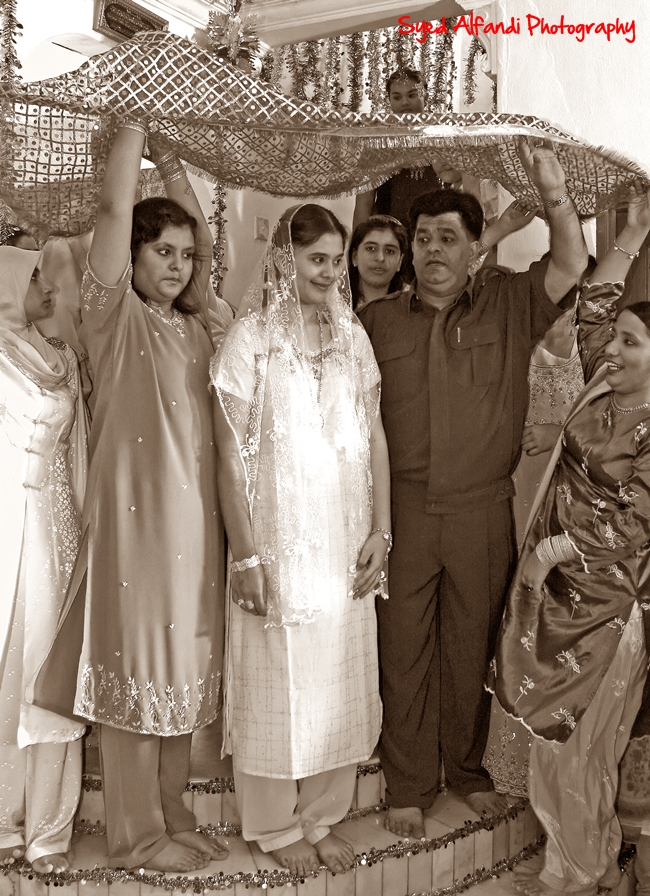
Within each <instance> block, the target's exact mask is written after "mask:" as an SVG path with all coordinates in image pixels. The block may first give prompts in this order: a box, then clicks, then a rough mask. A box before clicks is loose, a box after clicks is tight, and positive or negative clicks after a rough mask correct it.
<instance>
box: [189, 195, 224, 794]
mask: <svg viewBox="0 0 650 896" xmlns="http://www.w3.org/2000/svg"><path fill="white" fill-rule="evenodd" d="M212 206H213V208H214V211H213V212H212V214H211V215H210V217H209V218H208V224H212V226H213V227H214V243H213V244H212V273H211V275H210V279H211V281H212V288H213V289H214V292H215V294H216V295H217V296H219V298H223V296H222V295H221V287H222V286H223V280H224V277H225V275H226V271H227V270H228V268H227V267H225V265H224V256H225V250H226V223H227V221H226V218H225V217H224V212H225V211H226V188H225V187H224V186H223V185H222V184H220V183H215V185H214V194H213V197H212ZM188 787H189V785H188ZM186 789H187V788H186Z"/></svg>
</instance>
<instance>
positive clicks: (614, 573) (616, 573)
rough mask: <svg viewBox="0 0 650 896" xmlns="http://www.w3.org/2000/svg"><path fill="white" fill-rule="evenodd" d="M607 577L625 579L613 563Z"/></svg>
mask: <svg viewBox="0 0 650 896" xmlns="http://www.w3.org/2000/svg"><path fill="white" fill-rule="evenodd" d="M607 575H608V576H616V578H617V579H622V578H623V573H622V572H621V570H620V569H619V568H618V566H617V565H616V564H615V563H612V565H611V566H609V567H608V568H607Z"/></svg>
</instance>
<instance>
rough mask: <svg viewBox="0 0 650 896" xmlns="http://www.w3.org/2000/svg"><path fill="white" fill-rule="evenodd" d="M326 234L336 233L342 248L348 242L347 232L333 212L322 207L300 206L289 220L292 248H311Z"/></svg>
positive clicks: (313, 205) (312, 205)
mask: <svg viewBox="0 0 650 896" xmlns="http://www.w3.org/2000/svg"><path fill="white" fill-rule="evenodd" d="M326 233H334V234H336V233H338V234H339V235H340V237H341V239H342V240H343V246H344V247H345V244H346V242H347V240H348V232H347V230H346V228H345V227H344V226H343V224H341V222H340V221H339V219H338V218H337V217H336V215H335V214H334V212H331V211H330V210H329V209H328V208H325V206H323V205H316V203H312V202H310V203H307V205H301V206H300V208H299V209H298V211H296V212H295V213H294V215H293V217H292V218H291V242H292V243H293V245H294V246H300V247H301V248H304V247H305V246H311V244H312V243H315V242H316V240H319V239H320V238H321V237H322V236H324V235H325V234H326Z"/></svg>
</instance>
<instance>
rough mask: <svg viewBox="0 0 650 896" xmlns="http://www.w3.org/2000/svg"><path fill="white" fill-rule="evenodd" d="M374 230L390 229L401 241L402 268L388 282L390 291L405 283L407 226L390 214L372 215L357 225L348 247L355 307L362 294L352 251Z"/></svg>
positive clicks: (353, 305) (407, 242)
mask: <svg viewBox="0 0 650 896" xmlns="http://www.w3.org/2000/svg"><path fill="white" fill-rule="evenodd" d="M372 230H390V231H391V232H392V234H393V236H394V237H395V239H396V240H397V242H398V243H399V248H400V252H401V254H402V256H403V257H402V265H401V267H400V269H399V270H398V271H396V272H395V275H394V277H393V279H392V280H391V281H390V283H389V284H388V292H389V293H391V292H397V290H398V289H402V287H403V286H404V283H405V279H404V273H403V271H402V268H403V267H404V260H405V259H406V257H407V255H408V248H409V238H408V232H407V230H406V227H404V225H403V224H401V223H400V222H399V221H398V220H397V218H392V217H391V216H390V215H371V216H370V217H369V218H366V220H365V221H362V222H361V224H358V225H357V226H356V227H355V229H354V233H353V234H352V239H351V240H350V248H349V249H348V271H349V274H350V288H351V290H352V307H353V308H356V307H357V305H358V304H359V299H361V294H360V292H359V269H358V268H356V267H355V266H354V265H353V264H352V253H353V252H354V251H355V250H356V249H358V248H359V246H360V245H361V243H362V242H363V240H364V239H365V238H366V237H367V236H368V234H369V233H370V232H371V231H372Z"/></svg>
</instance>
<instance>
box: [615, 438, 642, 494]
mask: <svg viewBox="0 0 650 896" xmlns="http://www.w3.org/2000/svg"><path fill="white" fill-rule="evenodd" d="M635 438H636V436H635ZM628 489H629V491H628ZM638 497H639V495H638V493H637V492H635V491H634V490H633V488H632V487H631V486H630V485H623V483H622V482H619V483H618V499H619V501H623V502H624V503H625V504H631V503H632V501H634V499H635V498H638Z"/></svg>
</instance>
